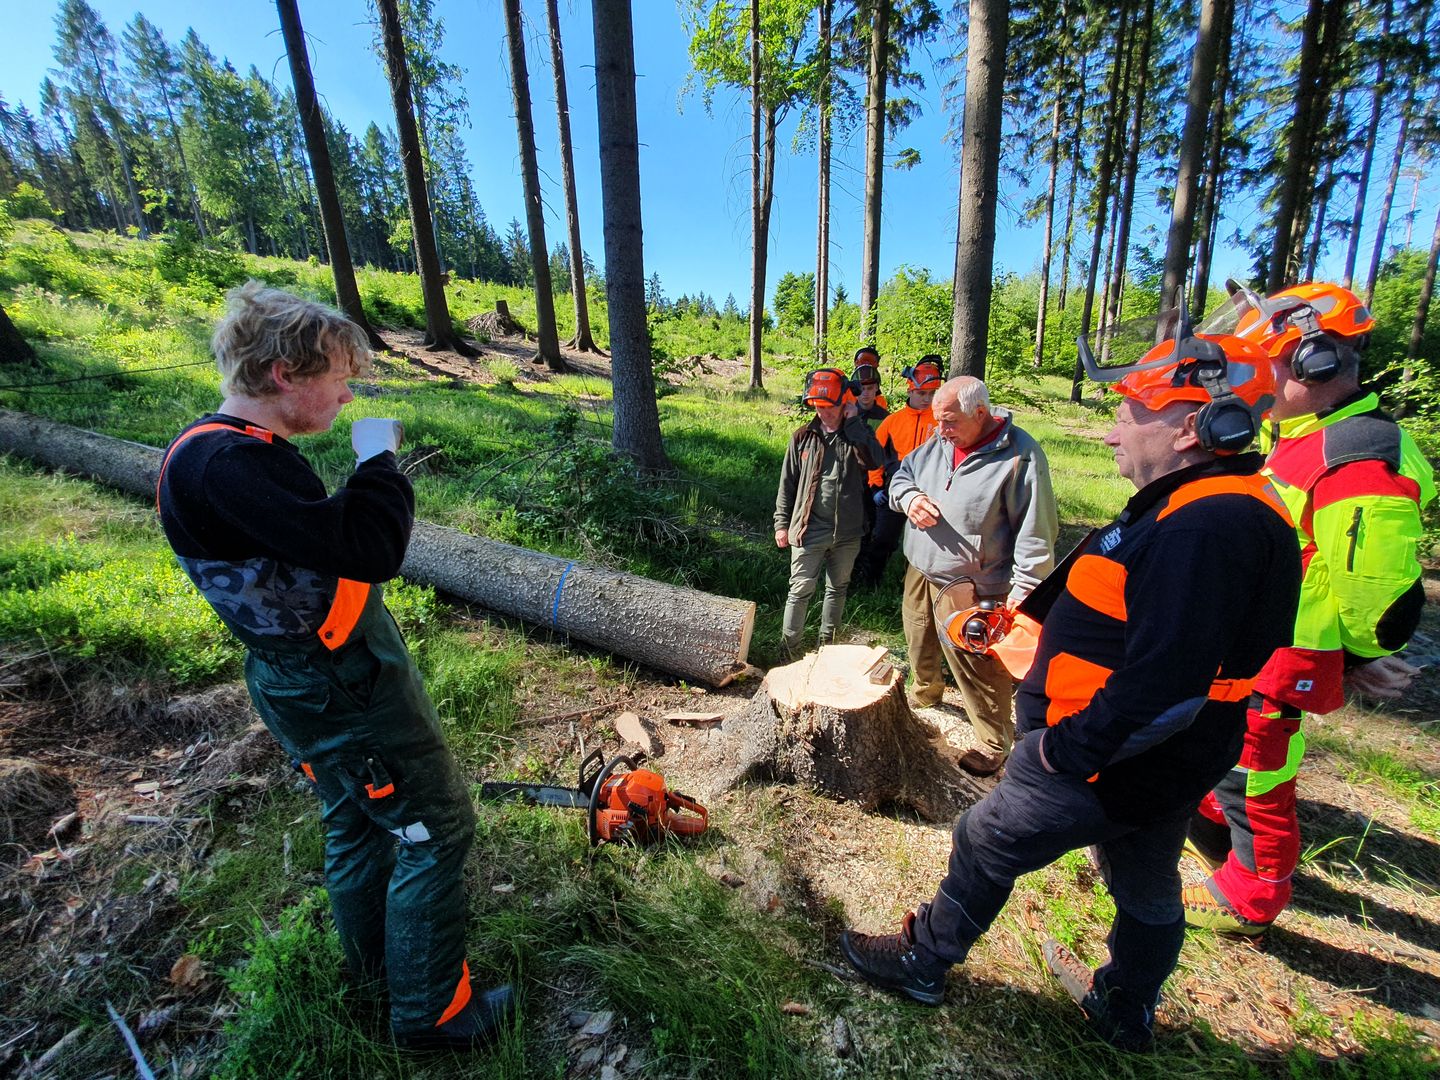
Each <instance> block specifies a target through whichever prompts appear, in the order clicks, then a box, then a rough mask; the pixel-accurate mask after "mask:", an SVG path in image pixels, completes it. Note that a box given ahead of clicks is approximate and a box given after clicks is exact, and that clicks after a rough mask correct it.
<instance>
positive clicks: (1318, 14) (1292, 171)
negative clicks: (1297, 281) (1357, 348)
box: [1265, 0, 1345, 292]
mask: <svg viewBox="0 0 1440 1080" xmlns="http://www.w3.org/2000/svg"><path fill="white" fill-rule="evenodd" d="M1344 8H1345V0H1309V6H1308V8H1307V9H1306V13H1305V23H1304V28H1303V30H1302V32H1301V39H1300V70H1299V75H1298V77H1297V85H1296V94H1295V112H1294V114H1293V117H1292V119H1291V122H1290V127H1289V130H1288V132H1287V135H1286V151H1287V152H1286V154H1285V157H1284V170H1283V172H1282V174H1281V180H1280V184H1279V192H1278V197H1277V199H1276V206H1275V238H1274V242H1273V243H1272V245H1271V248H1270V258H1269V262H1268V265H1267V266H1266V274H1265V288H1266V291H1267V292H1274V291H1276V290H1277V289H1280V288H1282V287H1283V286H1284V285H1285V283H1286V282H1288V281H1289V280H1290V279H1291V277H1292V275H1293V274H1294V273H1295V271H1297V270H1298V269H1299V267H1298V266H1297V265H1296V263H1295V261H1294V256H1295V252H1296V250H1297V247H1296V236H1297V234H1303V229H1302V228H1298V227H1297V226H1298V225H1299V224H1300V223H1301V222H1302V221H1303V219H1304V218H1305V217H1306V212H1307V209H1308V204H1309V202H1310V198H1311V192H1310V191H1309V190H1307V183H1308V182H1309V181H1311V180H1312V178H1313V177H1314V175H1315V173H1316V165H1317V162H1318V155H1319V150H1320V139H1319V133H1320V131H1321V130H1322V128H1323V127H1324V123H1325V120H1326V117H1327V114H1328V113H1329V109H1330V100H1329V98H1330V86H1331V84H1332V82H1333V78H1334V77H1333V73H1332V71H1331V69H1332V68H1333V67H1334V61H1335V59H1336V55H1337V52H1338V41H1337V39H1338V37H1339V33H1340V25H1341V22H1342V21H1343V16H1344Z"/></svg>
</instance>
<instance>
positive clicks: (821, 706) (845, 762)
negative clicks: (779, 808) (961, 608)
mask: <svg viewBox="0 0 1440 1080" xmlns="http://www.w3.org/2000/svg"><path fill="white" fill-rule="evenodd" d="M874 653H875V650H873V649H868V648H866V647H865V646H862V645H826V646H824V647H822V648H821V649H820V651H819V652H818V653H812V654H811V655H810V656H807V657H805V658H804V659H803V660H800V661H797V662H796V663H793V664H787V665H785V666H784V667H777V668H771V669H770V673H769V674H768V675H767V676H766V677H765V680H764V681H763V682H762V683H761V684H760V689H759V690H758V691H756V693H755V696H754V698H752V699H751V701H750V704H749V705H748V706H746V708H745V709H744V711H743V712H741V713H739V714H738V715H737V716H735V717H733V718H730V719H727V720H726V721H725V735H726V739H727V744H728V747H727V750H728V754H729V760H728V761H727V762H726V764H725V765H724V766H723V767H722V768H721V769H720V775H721V782H720V784H719V787H720V789H721V790H724V789H727V788H732V787H735V786H736V785H738V784H741V783H743V782H745V781H749V780H772V781H781V782H786V783H796V784H803V785H805V786H807V787H810V788H812V789H813V790H815V791H817V792H819V793H821V794H823V795H828V796H830V797H831V798H835V799H843V800H845V801H847V802H854V803H857V804H859V805H860V806H861V807H863V808H865V809H867V810H868V809H873V808H874V807H877V806H881V805H883V804H885V803H904V804H906V805H907V806H910V807H913V808H914V809H915V811H916V812H917V813H919V814H920V816H921V817H924V818H926V819H928V820H930V821H948V820H949V819H951V818H953V817H954V816H955V814H956V813H957V811H959V810H961V809H963V808H964V807H966V806H969V805H971V804H972V803H975V802H978V801H979V800H980V799H981V798H982V797H983V796H984V795H985V793H986V792H987V791H989V790H990V788H991V787H993V786H994V783H993V781H983V780H976V779H975V778H974V777H972V776H970V775H969V774H968V773H965V772H963V771H961V769H960V767H959V765H958V764H957V759H958V758H959V752H958V751H956V750H955V749H954V748H953V747H951V746H950V744H949V743H947V742H946V741H945V739H944V738H943V737H942V736H941V735H940V733H939V732H937V731H935V730H934V729H933V728H931V727H930V726H929V725H927V724H925V723H923V722H922V721H920V720H918V719H917V718H916V717H915V714H914V713H912V712H911V711H910V706H909V705H908V704H907V703H906V701H905V691H904V686H903V682H904V680H903V678H902V677H901V676H900V674H899V673H897V672H893V671H892V672H891V673H890V674H889V675H888V676H887V677H886V678H885V679H884V680H883V681H882V682H880V683H872V682H871V681H870V678H869V676H868V674H867V669H868V667H869V663H868V661H869V660H871V659H873V657H874Z"/></svg>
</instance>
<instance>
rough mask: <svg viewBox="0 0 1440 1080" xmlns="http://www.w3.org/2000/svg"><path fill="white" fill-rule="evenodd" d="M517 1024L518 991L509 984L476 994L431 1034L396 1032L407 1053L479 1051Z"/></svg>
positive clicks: (432, 1030) (431, 1030)
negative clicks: (416, 1051)
mask: <svg viewBox="0 0 1440 1080" xmlns="http://www.w3.org/2000/svg"><path fill="white" fill-rule="evenodd" d="M514 1021H515V990H514V988H513V987H511V985H510V984H509V983H506V984H505V985H503V986H497V987H496V988H495V989H493V990H486V991H483V992H476V993H475V994H473V995H472V996H471V998H470V1000H469V1002H467V1003H466V1005H465V1007H464V1008H463V1009H461V1010H460V1011H459V1012H458V1013H456V1014H455V1015H454V1016H452V1017H451V1018H450V1019H449V1020H447V1021H445V1023H443V1024H438V1025H436V1026H435V1027H433V1028H430V1029H429V1030H428V1031H414V1032H403V1033H402V1032H397V1033H396V1035H395V1042H396V1044H397V1045H399V1046H400V1047H401V1048H403V1049H405V1050H418V1051H431V1050H480V1049H483V1048H484V1047H486V1046H489V1045H490V1044H491V1043H493V1042H494V1041H495V1039H496V1037H497V1036H498V1035H499V1034H500V1032H501V1031H502V1030H503V1029H505V1028H507V1027H509V1026H510V1025H511V1024H513V1023H514Z"/></svg>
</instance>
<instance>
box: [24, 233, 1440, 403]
mask: <svg viewBox="0 0 1440 1080" xmlns="http://www.w3.org/2000/svg"><path fill="white" fill-rule="evenodd" d="M1437 264H1440V211H1436V213H1435V231H1434V233H1432V234H1431V237H1430V259H1429V261H1427V262H1426V263H1425V281H1424V284H1422V285H1421V286H1420V299H1419V301H1418V302H1417V303H1416V305H1415V321H1414V322H1413V323H1411V324H1410V347H1409V348H1408V349H1406V350H1405V372H1404V374H1403V375H1402V376H1401V381H1403V382H1407V383H1410V382H1414V381H1415V361H1416V360H1417V359H1418V358H1419V356H1420V346H1421V345H1422V344H1423V343H1424V341H1425V323H1426V320H1427V319H1429V317H1430V300H1431V298H1432V297H1433V296H1434V295H1435V269H1436V266H1437ZM0 314H3V312H0ZM1396 411H1397V412H1398V413H1399V414H1400V415H1401V416H1404V415H1406V414H1407V413H1408V412H1410V411H1411V410H1410V408H1409V402H1408V401H1402V402H1401V404H1400V408H1399V409H1397V410H1396Z"/></svg>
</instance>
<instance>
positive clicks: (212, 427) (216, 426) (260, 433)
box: [155, 420, 275, 514]
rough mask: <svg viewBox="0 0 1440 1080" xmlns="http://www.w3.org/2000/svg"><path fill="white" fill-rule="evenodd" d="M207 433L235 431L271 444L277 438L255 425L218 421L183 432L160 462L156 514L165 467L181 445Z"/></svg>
mask: <svg viewBox="0 0 1440 1080" xmlns="http://www.w3.org/2000/svg"><path fill="white" fill-rule="evenodd" d="M206 431H234V432H239V433H240V434H243V435H250V436H252V437H254V438H256V439H262V440H264V441H265V442H270V441H272V440H273V439H274V438H275V433H274V432H273V431H267V430H266V429H265V428H263V427H256V426H255V425H254V424H246V425H245V426H244V427H243V428H237V427H236V426H235V425H234V424H222V423H220V422H219V421H218V420H217V421H215V422H214V423H210V424H196V425H195V426H194V427H192V428H191V429H190V430H189V431H182V432H181V433H180V436H179V437H178V438H177V439H176V440H175V441H174V442H173V443H171V444H170V449H169V450H166V451H165V459H164V460H163V461H161V462H160V472H159V473H157V474H156V476H155V512H156V513H157V514H158V513H160V482H161V481H162V480H164V479H165V466H167V465H169V464H170V455H172V454H173V453H175V451H176V450H178V449H180V444H181V443H183V442H184V441H185V440H186V439H188V438H190V436H191V435H199V434H201V433H202V432H206Z"/></svg>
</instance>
